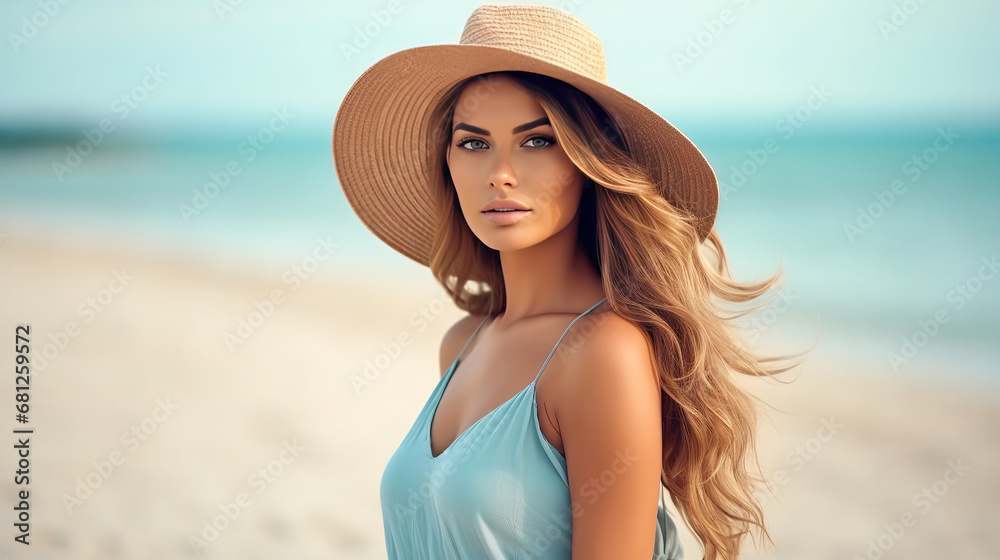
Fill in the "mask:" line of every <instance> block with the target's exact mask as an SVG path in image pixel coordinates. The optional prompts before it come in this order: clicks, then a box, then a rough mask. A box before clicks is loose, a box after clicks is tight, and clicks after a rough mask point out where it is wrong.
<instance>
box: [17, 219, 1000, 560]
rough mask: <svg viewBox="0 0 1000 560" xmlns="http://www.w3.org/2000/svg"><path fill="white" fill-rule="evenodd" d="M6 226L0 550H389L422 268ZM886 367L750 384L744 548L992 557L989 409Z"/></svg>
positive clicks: (433, 362) (23, 553) (448, 312)
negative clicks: (248, 256) (19, 413)
mask: <svg viewBox="0 0 1000 560" xmlns="http://www.w3.org/2000/svg"><path fill="white" fill-rule="evenodd" d="M4 233H6V237H4V238H3V239H2V243H0V282H2V284H0V286H2V289H3V298H2V300H0V317H2V318H3V323H2V328H3V330H4V331H5V332H6V333H7V335H6V336H8V337H9V338H8V341H9V342H10V341H12V340H13V339H14V336H15V335H14V331H15V328H16V325H21V324H30V325H31V340H32V342H31V352H32V355H33V356H35V357H37V360H36V361H33V363H34V364H35V369H34V370H33V372H32V374H31V378H30V404H31V408H30V414H29V418H30V420H29V422H28V424H27V425H28V426H30V428H32V429H33V430H34V433H33V434H31V437H30V439H31V441H30V484H29V485H28V487H29V488H30V522H29V523H30V536H29V540H30V542H31V544H30V546H27V547H25V546H23V545H21V544H19V543H17V542H16V541H15V540H14V537H15V536H16V535H17V530H16V528H15V527H14V526H13V524H14V523H15V522H16V517H15V516H16V513H15V510H14V509H12V508H13V507H14V505H15V504H16V503H17V500H15V498H16V496H17V492H18V491H19V490H23V489H24V488H25V487H24V486H23V485H17V484H15V483H14V476H13V472H14V471H15V470H16V460H17V456H16V451H14V449H13V446H14V445H15V444H16V443H17V436H16V435H15V434H13V433H10V432H8V436H7V441H5V442H4V443H3V446H4V447H5V449H6V451H5V452H4V453H3V461H2V464H3V470H4V476H3V483H2V485H0V486H2V488H0V503H2V504H3V511H4V512H5V513H4V517H5V518H4V519H3V520H2V521H3V526H4V527H6V529H5V531H4V538H3V540H2V541H0V543H2V544H0V556H3V557H6V558H19V559H20V558H38V559H49V558H52V559H56V558H60V559H61V558H67V559H69V558H72V559H80V560H84V559H91V558H93V559H102V560H109V559H116V558H122V559H140V558H157V559H161V558H162V559H171V558H196V557H199V558H219V559H222V558H227V559H228V558H233V559H236V558H239V559H241V560H250V559H256V558H262V559H263V558H296V559H312V558H316V559H319V558H353V559H378V558H385V548H384V542H383V532H382V520H381V513H380V506H379V496H378V490H379V478H380V475H381V472H382V467H383V466H384V464H385V462H386V461H387V460H388V458H389V456H390V455H391V453H392V452H393V451H394V449H395V447H396V445H397V444H398V443H399V441H400V440H401V439H402V437H403V435H404V434H405V432H406V431H407V430H408V429H409V427H410V423H411V422H412V421H413V419H414V418H415V417H416V415H417V413H418V411H419V410H420V408H421V407H422V406H423V404H424V402H425V400H426V398H427V396H428V395H429V394H430V392H431V390H432V388H433V387H434V385H435V384H436V383H437V381H438V364H437V350H438V343H439V342H440V340H441V335H442V334H443V333H444V332H445V330H446V329H447V328H448V327H449V326H450V325H451V324H452V323H453V322H454V321H455V320H457V319H459V318H460V317H461V316H462V315H463V313H462V312H460V311H459V310H457V309H455V308H454V306H453V305H452V304H451V303H450V302H449V301H448V300H446V299H445V298H443V292H442V291H441V289H440V288H439V287H438V286H437V285H436V284H435V283H434V282H433V279H432V278H431V276H430V274H429V273H428V274H426V276H425V277H423V278H422V279H421V278H419V277H418V278H416V279H413V280H412V281H406V282H400V281H399V279H398V278H391V277H389V278H387V277H384V275H383V276H374V275H366V274H363V273H361V272H360V271H357V270H355V269H351V268H350V267H351V263H350V262H348V261H345V260H337V259H331V260H330V261H327V262H324V263H321V265H320V266H319V267H318V268H317V269H316V270H314V271H313V272H311V273H309V274H308V275H307V277H306V278H303V277H302V276H303V275H302V274H298V275H297V274H296V273H295V272H294V271H292V272H291V274H292V276H286V274H288V273H289V272H290V269H287V268H285V267H277V268H267V267H260V268H247V267H239V266H236V265H235V264H233V263H227V262H225V261H214V262H213V261H209V260H198V259H195V258H189V257H185V256H184V255H168V254H159V253H152V252H150V251H147V250H144V249H143V248H142V247H141V246H139V245H131V246H130V245H128V244H125V243H123V244H122V245H121V246H116V247H112V246H98V245H92V244H87V243H86V242H84V241H77V242H74V243H73V244H70V243H69V242H68V241H66V240H49V241H45V240H43V239H41V238H37V237H33V236H29V235H27V234H24V233H19V232H17V231H6V232H4ZM400 258H402V257H400ZM292 262H294V259H290V260H289V263H292ZM294 278H298V279H299V280H300V281H299V282H298V283H296V282H294V281H290V280H293V279H294ZM12 346H13V345H10V344H8V345H7V346H6V347H5V350H4V351H3V352H0V360H2V362H3V363H4V364H8V365H7V366H5V367H9V365H11V364H13V362H14V359H15V358H14V353H13V349H12ZM366 368H370V369H369V375H367V378H368V379H366V376H365V375H364V372H365V370H366ZM884 369H885V368H884V366H882V365H881V364H879V365H875V364H872V365H866V364H863V363H862V364H859V363H856V362H852V361H851V360H850V359H849V357H844V356H837V355H831V353H824V352H823V350H822V348H818V349H817V350H816V351H814V352H813V354H812V357H811V358H810V359H809V360H808V361H807V362H806V365H805V366H804V367H803V368H802V369H801V370H799V371H798V378H797V380H796V381H795V382H794V383H792V384H790V385H782V384H778V383H755V384H752V387H753V390H754V392H755V393H756V394H758V395H759V396H760V397H761V398H762V399H764V400H765V401H766V402H767V403H768V404H770V405H771V406H773V407H774V408H775V409H776V410H775V411H770V412H768V413H767V414H768V418H769V421H768V423H766V424H765V425H764V426H763V428H762V431H761V443H760V456H761V461H762V462H763V464H764V467H765V469H766V474H767V481H768V487H769V488H770V489H771V490H772V491H773V494H772V493H766V492H765V491H764V490H763V489H762V490H761V496H762V499H763V500H764V501H765V508H766V513H767V516H768V517H767V519H768V525H769V528H770V529H771V533H772V536H773V538H774V541H775V543H776V545H777V547H776V548H775V549H769V550H767V551H766V553H760V554H758V553H756V552H755V551H754V549H753V545H752V544H749V545H748V547H747V552H746V554H745V555H744V557H745V558H774V559H799V560H811V559H822V558H841V559H854V558H867V559H875V558H887V559H888V558H906V559H910V560H920V559H940V558H949V559H960V558H968V559H983V558H993V557H996V556H997V554H1000V536H998V534H997V532H996V527H998V526H1000V508H997V506H996V504H995V500H996V499H997V498H998V497H1000V478H998V477H997V476H996V473H997V472H1000V444H998V442H997V438H996V436H995V433H994V431H995V427H996V426H997V425H1000V406H998V405H1000V397H998V395H997V394H994V393H987V392H982V391H977V392H973V391H967V390H959V389H956V388H952V387H949V386H948V385H945V384H943V383H932V382H929V381H918V380H916V379H913V378H906V377H903V376H889V375H887V374H885V373H882V372H881V371H882V370H884ZM7 371H11V370H10V369H8V370H7ZM948 373H949V374H950V373H951V372H948ZM955 375H956V376H957V375H958V374H957V373H956V374H955ZM942 377H945V376H942ZM359 380H364V382H359ZM14 384H15V382H14V378H13V375H11V376H10V377H8V381H7V382H6V383H4V384H3V385H2V387H0V395H2V396H0V400H2V402H3V403H4V405H3V410H4V412H5V414H9V415H7V416H5V418H7V421H6V422H7V426H8V428H9V429H18V428H21V427H23V425H20V424H17V423H16V422H15V421H14V419H13V414H14V411H13V405H12V403H13V402H14V392H15V389H14ZM991 434H993V435H991ZM220 516H223V517H220ZM213 520H218V521H216V522H215V527H212V524H213ZM219 527H222V528H221V529H219ZM682 538H683V542H684V544H685V548H686V550H687V551H688V554H687V557H688V558H697V557H699V554H698V552H699V547H698V545H697V543H696V541H695V540H694V539H693V537H692V536H691V534H690V533H689V532H688V531H687V529H686V528H682Z"/></svg>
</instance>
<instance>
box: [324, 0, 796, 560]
mask: <svg viewBox="0 0 1000 560" xmlns="http://www.w3.org/2000/svg"><path fill="white" fill-rule="evenodd" d="M601 53H602V50H601V45H600V41H599V40H598V39H597V38H596V36H594V35H593V33H592V32H591V31H590V30H589V29H587V28H586V27H585V26H584V25H583V24H582V23H580V22H579V21H577V20H576V19H574V18H572V17H571V16H570V15H569V14H566V13H565V12H562V11H560V10H556V9H553V8H546V7H539V6H492V5H489V6H481V7H480V8H477V9H476V10H475V11H474V12H473V14H472V16H471V17H470V18H469V20H468V22H467V23H466V27H465V30H464V32H463V34H462V39H461V41H460V43H459V45H437V46H432V47H418V48H415V49H408V50H406V51H402V52H400V53H396V54H394V55H391V56H389V57H387V58H385V59H383V60H382V61H380V62H379V63H377V64H376V65H374V66H373V67H372V68H370V69H369V70H368V71H366V72H365V73H364V74H363V75H362V76H361V78H359V79H358V81H357V82H356V83H355V84H354V85H353V86H352V88H351V91H350V92H349V93H348V94H347V96H346V97H345V99H344V102H343V103H342V105H341V108H340V110H339V111H338V114H337V119H336V122H335V125H334V144H333V149H334V160H335V163H336V166H337V172H338V176H339V178H340V181H341V186H342V188H343V189H344V192H345V195H346V197H347V199H348V201H349V202H350V204H351V206H352V208H353V209H354V211H355V212H356V213H357V214H358V215H359V217H360V218H361V219H362V221H363V222H364V223H365V224H366V225H367V226H368V227H369V228H370V229H371V230H372V231H373V232H374V233H375V234H376V235H377V236H378V237H379V238H380V239H382V240H383V241H385V242H386V243H388V244H389V245H390V246H392V247H393V248H395V249H397V250H398V251H400V252H402V253H403V254H405V255H407V256H409V257H410V258H412V259H414V260H416V261H417V262H420V263H421V264H425V265H427V266H429V267H430V268H431V270H432V272H433V273H434V275H435V277H436V278H437V279H438V280H439V281H440V282H441V284H442V285H443V286H444V287H445V289H446V290H447V291H448V293H449V294H450V295H451V296H452V298H453V299H454V301H455V304H456V305H457V306H458V307H460V308H461V309H464V310H466V311H468V312H469V315H468V316H467V317H465V318H463V319H461V320H460V321H458V322H457V323H455V324H454V325H453V326H452V327H451V328H450V329H449V330H448V332H447V333H446V334H445V337H444V340H443V341H442V343H441V352H440V354H441V369H442V370H443V373H442V377H441V380H440V382H439V383H438V385H437V387H436V388H435V390H434V392H433V393H432V394H431V396H430V398H429V399H428V400H427V403H426V404H425V405H424V408H423V410H422V411H421V413H420V415H419V416H418V418H417V419H416V421H415V422H414V424H413V427H412V428H411V430H410V432H409V433H408V434H407V436H406V437H405V438H404V440H403V442H402V443H401V444H400V446H399V448H398V449H397V450H396V452H395V453H394V454H393V456H392V458H391V459H390V460H389V462H388V464H387V465H386V468H385V471H384V472H383V475H382V482H381V499H382V513H383V519H384V528H385V539H386V547H387V551H388V555H389V558H391V559H392V558H435V559H436V558H551V559H556V558H559V559H568V558H570V557H571V556H572V558H573V559H574V560H579V559H588V558H594V559H596V558H616V559H624V558H629V559H631V558H634V559H645V558H650V557H651V556H652V557H653V558H660V559H667V558H681V557H682V555H683V551H682V549H681V546H680V543H679V541H678V539H677V535H676V528H675V525H674V524H673V522H672V521H671V520H670V518H669V517H668V516H667V514H666V512H665V509H664V505H662V504H661V505H657V493H658V492H659V493H660V499H661V500H662V489H663V486H666V488H667V490H668V491H669V492H670V495H671V499H672V501H673V502H674V504H675V505H676V507H677V509H678V511H679V512H680V513H681V515H682V516H683V517H684V519H685V521H686V522H687V524H688V525H689V527H690V528H691V529H692V531H693V532H694V533H695V534H696V535H697V536H698V538H699V539H700V541H701V543H702V545H703V547H704V550H705V558H707V559H712V560H714V559H717V558H724V559H736V558H737V557H738V556H739V552H740V547H741V545H742V541H743V537H744V536H745V535H746V534H747V533H748V532H749V531H750V530H751V528H756V529H759V530H760V531H761V532H762V533H763V534H764V535H767V531H766V529H765V528H764V525H763V514H762V511H761V508H760V505H759V504H758V502H757V501H756V499H755V497H754V495H753V491H754V484H753V481H754V477H752V476H751V474H750V473H749V472H748V470H747V464H748V463H747V460H748V459H753V458H755V452H754V441H755V433H756V411H755V409H754V404H753V401H752V399H751V397H750V396H749V395H748V394H746V393H745V392H744V390H743V389H741V388H740V387H739V386H738V385H737V384H736V383H735V381H734V379H732V373H733V372H738V373H742V374H747V375H751V376H768V375H772V374H774V373H777V372H780V371H786V370H788V369H790V368H789V367H784V368H768V367H766V366H765V364H766V363H767V362H768V361H772V359H769V358H759V357H757V356H756V355H754V354H753V353H751V352H750V351H749V350H748V349H747V347H746V345H745V344H744V343H743V342H742V341H741V339H740V338H739V336H737V334H736V332H735V330H734V327H733V325H732V320H733V319H734V318H736V317H739V316H742V315H743V314H745V313H746V312H744V313H742V314H737V315H734V316H730V317H725V316H723V315H722V314H720V313H719V310H718V309H717V308H716V305H717V304H716V303H715V301H714V300H713V298H716V299H717V300H719V301H721V302H746V301H750V300H752V299H754V298H757V297H759V296H761V295H763V294H764V293H766V292H767V291H768V290H769V289H770V288H772V287H773V286H774V285H775V284H776V283H777V282H778V280H779V279H780V271H779V273H778V274H776V275H775V276H774V277H772V278H770V279H768V280H767V281H764V282H760V283H753V284H745V285H744V284H739V283H736V282H734V281H733V280H732V279H731V278H729V275H728V270H727V267H726V260H725V255H724V252H723V249H722V245H721V243H720V241H719V238H718V235H717V234H716V232H715V230H714V229H712V224H713V222H714V218H715V211H716V207H717V204H718V186H717V182H716V179H715V175H714V173H713V172H712V169H711V167H710V166H709V164H708V162H707V161H706V160H705V158H704V157H703V156H702V155H701V153H700V152H699V151H698V149H697V148H696V147H695V146H694V145H693V144H692V143H691V142H690V141H689V140H688V139H687V138H686V137H684V136H683V135H682V134H681V133H680V132H678V131H677V130H676V129H675V128H673V127H672V126H671V125H670V124H669V123H667V122H666V121H665V120H663V119H662V118H660V117H659V116H658V115H656V114H655V113H653V112H652V111H651V110H649V109H647V108H645V107H644V106H642V105H641V104H639V103H638V102H637V101H635V100H633V99H631V98H630V97H628V96H625V95H624V94H622V93H620V92H618V91H617V90H615V89H613V88H611V87H609V86H607V85H606V83H605V74H604V60H603V55H602V54H601ZM581 310H583V311H582V312H581ZM747 312H748V311H747ZM560 333H561V334H560ZM553 358H555V359H553ZM459 366H461V367H459ZM539 366H540V368H539ZM543 373H544V375H543ZM654 520H655V523H654Z"/></svg>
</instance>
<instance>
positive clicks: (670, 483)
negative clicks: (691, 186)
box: [430, 72, 795, 560]
mask: <svg viewBox="0 0 1000 560" xmlns="http://www.w3.org/2000/svg"><path fill="white" fill-rule="evenodd" d="M495 74H503V75H506V76H509V77H511V78H513V79H514V80H516V81H517V82H518V83H520V84H521V85H522V86H524V87H525V88H527V89H528V90H529V91H530V92H532V94H533V95H534V96H535V98H536V100H537V101H538V103H539V104H540V105H541V106H542V108H543V109H544V111H545V113H546V114H547V115H548V117H549V119H550V121H551V124H552V127H553V128H554V129H555V132H556V140H557V143H559V144H561V145H562V147H563V149H564V150H565V152H566V154H567V156H569V158H570V160H571V161H572V162H573V163H574V164H575V165H576V167H577V168H578V169H579V170H580V171H581V172H582V173H583V174H584V175H585V176H586V177H587V178H588V179H589V181H590V186H591V187H592V188H589V189H584V191H583V193H584V194H583V195H582V199H581V202H580V210H579V212H580V227H579V242H580V243H581V245H582V246H583V248H584V249H585V250H586V252H587V254H588V256H589V257H590V259H591V261H592V262H593V264H594V266H595V268H596V269H597V270H598V271H599V272H600V275H601V278H602V282H603V286H604V290H605V293H606V294H607V298H608V303H609V305H610V306H611V308H612V309H613V310H614V311H615V312H616V313H618V314H619V315H621V316H622V317H624V318H626V319H628V320H630V321H632V322H633V323H635V324H637V325H639V326H641V327H642V329H643V330H644V331H645V333H646V335H647V336H648V338H649V341H650V343H651V348H652V351H653V353H654V356H655V360H654V363H655V365H656V368H657V375H658V377H659V380H660V388H661V392H662V393H661V402H662V412H663V461H662V464H663V469H662V472H661V482H662V483H663V485H664V486H665V487H666V488H667V490H668V491H669V493H670V497H671V500H672V501H673V503H674V505H675V506H676V507H677V510H678V511H679V512H680V514H681V515H682V516H683V517H684V519H685V521H686V523H687V524H688V526H689V527H690V528H691V530H692V531H693V532H694V533H695V535H696V536H697V537H698V539H699V540H700V541H701V544H702V546H703V547H704V549H705V559H706V560H717V559H719V558H721V559H725V560H735V559H736V558H737V557H738V556H739V552H740V548H741V546H742V543H743V537H744V536H745V535H747V534H748V533H750V532H751V529H754V528H756V530H759V531H760V532H761V533H763V535H764V536H766V537H767V538H768V541H770V535H769V534H768V532H767V529H766V528H765V526H764V519H763V517H764V516H763V510H762V508H761V505H760V504H759V502H758V501H757V498H756V497H755V495H754V489H755V483H756V482H757V481H759V480H761V479H762V476H756V475H755V474H754V473H752V472H751V471H750V469H749V467H750V466H751V460H752V461H753V464H754V465H756V467H757V472H758V473H759V472H760V465H759V463H757V455H756V446H755V441H756V433H757V410H756V408H755V403H754V398H753V397H752V396H751V395H750V394H748V393H747V392H746V391H745V390H744V389H743V388H741V387H740V386H739V385H738V384H737V383H736V380H735V379H734V378H733V375H732V372H738V373H741V374H745V375H748V376H753V377H767V376H772V375H775V374H777V373H781V372H784V371H788V370H789V369H791V368H792V367H795V366H794V364H793V365H788V366H784V367H779V366H776V365H771V366H769V365H768V364H773V363H777V362H779V360H781V359H782V357H763V356H759V355H757V354H755V353H753V352H752V351H751V350H750V348H749V347H748V345H747V344H746V343H745V342H744V341H743V340H742V339H741V338H740V337H739V336H738V334H737V332H736V325H735V323H734V321H735V319H737V318H739V317H742V316H744V315H746V314H748V313H750V312H751V311H754V310H756V309H760V308H761V307H763V306H757V307H754V308H751V309H748V310H745V311H743V312H739V313H735V314H733V315H729V316H726V315H725V314H723V313H721V312H720V309H719V308H718V305H720V304H724V303H725V302H731V303H743V302H749V301H751V300H754V299H756V298H758V297H760V296H762V295H764V294H765V293H767V292H768V290H770V289H771V288H772V287H774V286H775V285H777V284H779V282H780V280H781V274H782V272H781V269H780V268H779V270H778V271H777V272H776V273H775V274H774V276H772V277H770V278H768V279H766V280H762V281H760V282H751V283H746V284H742V283H738V282H736V281H734V280H733V279H732V278H731V276H730V273H729V270H728V266H727V263H726V257H725V252H724V251H723V248H722V243H721V240H720V239H719V235H718V233H717V232H716V230H715V229H714V228H713V229H712V230H711V232H710V233H709V235H708V236H707V238H706V239H705V240H704V242H702V241H701V240H700V238H699V235H698V233H697V230H696V229H695V225H694V224H695V221H694V218H693V217H692V216H690V215H689V214H686V213H684V212H683V211H681V210H680V209H678V208H676V207H674V206H673V205H671V204H670V203H669V202H668V201H667V200H666V199H665V198H664V197H663V196H661V195H660V193H659V191H658V190H657V186H656V185H655V184H654V183H653V182H652V180H651V179H650V178H649V175H648V174H647V173H646V172H644V170H643V169H642V168H641V167H640V166H639V165H638V164H637V163H636V162H635V161H634V160H633V159H632V158H631V157H630V156H629V153H630V152H629V150H628V146H627V145H626V142H625V139H624V138H623V137H622V135H621V134H620V133H619V130H618V127H617V125H616V124H615V123H614V121H613V120H612V119H611V118H610V117H609V116H608V115H607V113H606V112H605V111H604V110H603V109H602V108H601V107H600V105H599V104H597V103H596V102H595V101H594V100H593V99H592V98H591V97H590V96H588V95H586V94H584V93H583V92H581V91H579V90H578V89H576V88H574V87H573V86H570V85H569V84H566V83H565V82H562V81H560V80H556V79H554V78H550V77H547V76H541V75H538V74H533V73H527V72H498V73H495ZM489 77H490V75H489V74H484V75H480V76H477V77H473V78H470V79H469V80H465V81H464V82H462V83H459V84H457V85H456V86H455V87H453V88H452V89H451V90H449V92H448V93H447V94H446V95H445V96H444V98H443V99H442V100H441V102H440V103H439V104H438V105H437V107H436V108H435V111H434V113H433V115H432V118H433V120H432V126H434V127H440V128H435V130H434V133H433V136H434V138H433V139H430V142H431V144H430V148H431V149H432V150H435V151H433V152H432V153H436V154H438V155H439V156H440V162H441V163H440V165H439V166H437V167H436V169H435V171H436V172H438V173H439V174H440V177H439V180H438V181H436V183H437V184H438V185H439V186H440V188H441V189H440V193H439V195H440V206H439V207H440V208H441V210H442V211H441V212H440V213H439V221H438V224H437V230H436V232H435V237H434V240H433V248H432V252H431V258H430V268H431V270H432V272H433V274H434V276H435V278H436V279H437V280H438V282H440V283H441V285H442V286H444V288H445V289H446V290H447V291H448V293H449V294H450V296H451V297H452V298H453V299H454V301H455V304H456V305H457V306H458V307H459V308H461V309H463V310H465V311H468V312H469V313H472V314H478V315H482V314H496V313H500V312H502V311H503V309H504V308H505V306H506V302H505V299H504V298H505V290H504V283H503V274H502V271H501V267H500V258H499V253H498V252H497V251H495V250H493V249H490V248H489V247H487V246H486V245H484V244H483V243H482V242H481V241H479V239H478V238H477V237H475V235H474V234H473V233H472V231H471V230H470V229H469V227H468V225H467V224H466V222H465V220H464V219H463V217H462V212H461V207H460V206H459V202H458V197H457V196H456V195H455V188H454V184H453V183H452V181H451V176H450V174H449V173H448V168H447V163H446V162H445V161H444V154H443V142H447V141H449V140H450V138H451V126H452V118H453V115H454V108H455V106H456V103H457V101H458V97H459V95H460V94H461V92H462V89H463V88H464V87H465V85H466V84H468V83H469V82H470V81H471V80H476V79H482V78H489ZM436 157H437V156H436ZM713 298H718V299H719V300H720V301H719V302H718V303H716V302H714V301H713Z"/></svg>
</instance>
